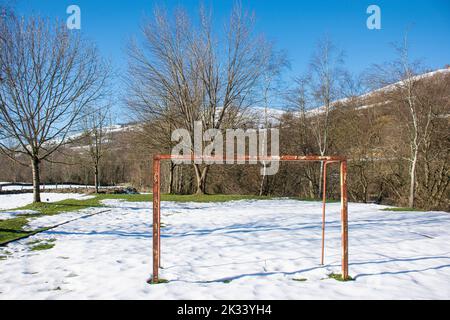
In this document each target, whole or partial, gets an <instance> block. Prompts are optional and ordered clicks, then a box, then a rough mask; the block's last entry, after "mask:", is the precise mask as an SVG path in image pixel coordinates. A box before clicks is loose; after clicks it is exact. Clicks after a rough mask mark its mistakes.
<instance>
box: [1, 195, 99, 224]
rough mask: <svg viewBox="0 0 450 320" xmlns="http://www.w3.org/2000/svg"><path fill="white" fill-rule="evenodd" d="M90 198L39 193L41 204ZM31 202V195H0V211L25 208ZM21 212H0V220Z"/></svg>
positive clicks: (87, 197) (88, 197)
mask: <svg viewBox="0 0 450 320" xmlns="http://www.w3.org/2000/svg"><path fill="white" fill-rule="evenodd" d="M90 198H92V196H86V195H84V194H79V193H46V192H44V193H41V199H42V201H43V202H56V201H62V200H67V199H78V200H87V199H90ZM32 202H33V194H32V193H21V194H0V210H10V209H14V208H19V207H23V206H26V205H28V204H30V203H32ZM17 213H24V212H23V211H22V212H15V213H14V212H9V213H8V212H0V219H4V218H5V217H9V216H10V215H14V214H17Z"/></svg>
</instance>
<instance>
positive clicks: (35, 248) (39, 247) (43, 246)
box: [30, 243, 55, 251]
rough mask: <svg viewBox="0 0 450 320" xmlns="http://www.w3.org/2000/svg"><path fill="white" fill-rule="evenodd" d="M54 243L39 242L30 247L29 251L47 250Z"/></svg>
mask: <svg viewBox="0 0 450 320" xmlns="http://www.w3.org/2000/svg"><path fill="white" fill-rule="evenodd" d="M54 246H55V245H54V244H53V243H41V244H38V245H35V246H33V247H31V248H30V250H31V251H42V250H49V249H51V248H53V247H54Z"/></svg>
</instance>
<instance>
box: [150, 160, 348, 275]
mask: <svg viewBox="0 0 450 320" xmlns="http://www.w3.org/2000/svg"><path fill="white" fill-rule="evenodd" d="M163 160H178V161H180V160H182V161H190V162H194V161H211V163H213V162H212V161H218V160H223V161H225V160H226V159H225V158H220V159H218V158H215V157H197V156H175V155H169V154H165V155H155V156H154V157H153V274H152V277H151V279H150V280H149V282H150V283H158V282H159V268H160V267H161V161H163ZM234 160H235V161H246V162H247V161H266V162H269V161H286V162H295V161H303V162H323V164H324V170H323V192H322V193H323V199H322V201H323V203H322V255H321V264H322V265H323V264H324V251H325V249H324V246H325V208H326V185H327V166H328V165H329V164H336V163H337V164H339V165H340V187H341V248H342V251H341V259H342V263H341V268H342V278H343V279H344V280H347V279H348V209H347V207H348V204H347V159H346V158H345V157H340V156H292V155H285V156H280V157H270V156H269V157H238V158H235V159H234Z"/></svg>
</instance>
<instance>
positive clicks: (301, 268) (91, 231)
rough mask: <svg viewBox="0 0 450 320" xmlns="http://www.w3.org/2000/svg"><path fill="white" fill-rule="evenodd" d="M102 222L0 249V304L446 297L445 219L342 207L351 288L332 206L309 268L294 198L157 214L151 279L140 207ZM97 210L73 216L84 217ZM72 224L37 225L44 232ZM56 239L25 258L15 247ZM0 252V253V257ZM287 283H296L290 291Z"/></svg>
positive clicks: (308, 217)
mask: <svg viewBox="0 0 450 320" xmlns="http://www.w3.org/2000/svg"><path fill="white" fill-rule="evenodd" d="M106 203H107V205H108V206H109V207H110V211H109V212H105V213H101V214H99V215H96V216H92V217H90V218H86V219H80V220H77V221H73V222H71V223H68V224H66V225H64V226H61V227H58V228H56V229H53V230H51V231H47V232H45V233H42V234H40V235H37V236H34V237H32V238H30V239H27V240H21V241H20V242H19V243H16V244H12V245H10V246H8V247H7V248H4V249H0V250H3V253H5V252H4V251H9V252H10V254H9V255H8V257H7V259H6V260H0V267H1V270H2V272H1V273H0V298H2V299H19V298H20V299H36V298H37V299H72V298H74V299H93V298H97V299H134V298H136V299H306V298H313V299H327V298H335V299H362V298H368V299H388V298H392V299H425V298H436V299H449V298H450V234H449V230H450V214H448V213H444V212H387V211H382V210H381V209H383V208H384V207H382V206H377V205H371V204H354V203H351V204H350V205H349V219H350V226H349V231H350V234H349V235H350V237H349V239H350V275H351V276H352V277H353V278H354V279H355V280H354V281H350V282H338V281H336V280H334V279H330V278H328V274H330V273H331V272H336V273H338V272H340V222H339V206H340V205H339V204H338V203H335V204H330V205H329V206H328V207H329V213H328V223H327V242H326V243H327V245H326V260H325V263H326V264H325V266H320V265H319V261H320V230H321V229H320V217H321V204H320V203H318V202H300V201H294V200H284V199H280V200H266V201H240V202H228V203H222V204H217V203H214V204H212V203H203V204H202V203H171V202H166V203H163V204H162V222H163V223H164V225H165V227H164V228H163V229H162V265H163V269H161V275H160V276H161V277H162V278H164V279H167V280H169V283H167V284H159V285H148V284H147V283H146V280H147V279H148V278H149V276H150V273H151V254H152V253H151V243H152V234H151V214H152V212H151V208H150V204H149V203H129V202H119V201H116V200H108V201H107V202H106ZM101 210H104V208H103V209H102V208H95V209H88V210H84V211H83V212H84V213H87V212H95V211H101ZM69 218H73V213H71V214H61V215H59V216H54V217H41V218H38V219H37V220H35V221H33V222H32V223H33V224H35V225H45V224H46V222H47V223H49V221H46V220H45V219H53V220H52V221H51V223H55V222H58V221H56V220H55V219H59V220H60V221H59V222H61V220H64V219H69ZM36 239H55V240H56V241H55V242H53V243H54V244H55V247H53V248H52V249H49V250H45V251H29V250H28V249H27V245H26V243H27V242H29V241H33V240H36ZM0 254H2V251H0ZM296 280H297V281H296Z"/></svg>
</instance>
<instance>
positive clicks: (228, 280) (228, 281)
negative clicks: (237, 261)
mask: <svg viewBox="0 0 450 320" xmlns="http://www.w3.org/2000/svg"><path fill="white" fill-rule="evenodd" d="M222 282H223V283H231V280H230V279H227V280H223V281H222Z"/></svg>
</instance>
